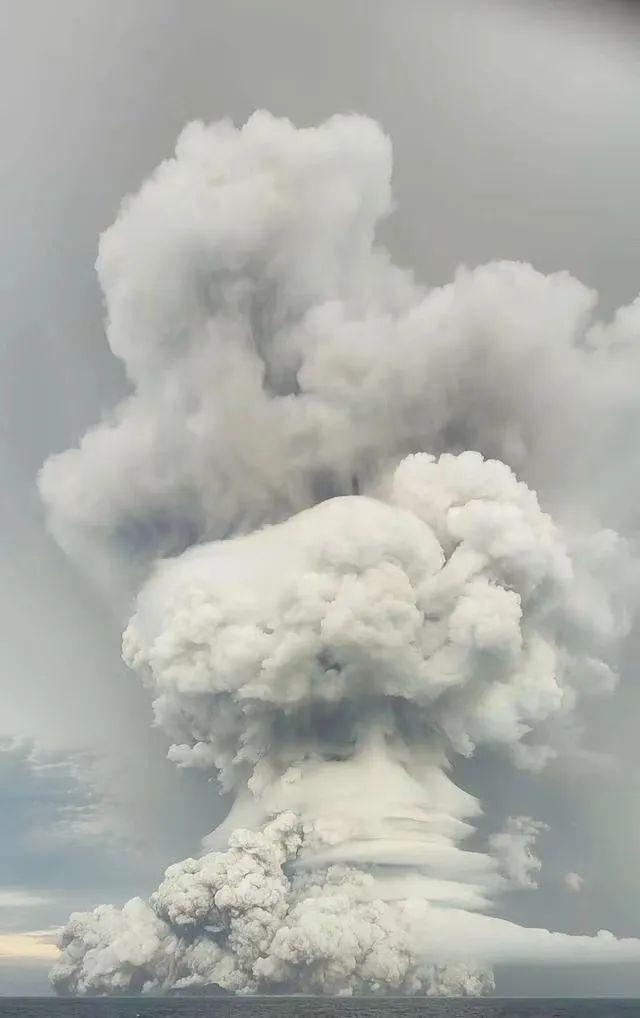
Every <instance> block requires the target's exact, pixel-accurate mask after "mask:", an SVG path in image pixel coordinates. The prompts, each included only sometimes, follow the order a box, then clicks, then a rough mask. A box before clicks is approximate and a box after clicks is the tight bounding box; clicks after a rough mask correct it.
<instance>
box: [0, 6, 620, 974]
mask: <svg viewBox="0 0 640 1018" xmlns="http://www.w3.org/2000/svg"><path fill="white" fill-rule="evenodd" d="M0 4H1V12H2V19H3V32H2V42H1V45H2V49H3V52H2V58H1V60H0V75H1V76H2V78H3V80H2V85H1V88H0V104H1V106H2V123H3V138H4V153H3V159H2V162H1V164H0V175H1V187H0V215H1V218H2V222H3V226H4V229H3V237H4V244H3V246H2V250H1V251H0V293H1V300H2V309H3V314H2V322H3V335H2V343H1V346H0V351H1V357H2V371H1V375H0V386H1V397H0V398H1V401H2V414H1V417H0V462H1V468H2V480H3V484H2V490H1V494H0V514H1V517H2V526H1V530H0V532H1V533H2V535H3V540H2V544H1V547H0V562H1V568H0V627H1V630H0V655H1V667H2V692H3V697H2V718H1V720H0V735H2V737H3V740H2V742H0V816H1V817H2V825H1V826H0V993H2V992H4V993H11V992H42V991H44V990H45V989H46V981H45V978H44V973H45V971H46V958H45V954H46V952H47V947H46V946H42V945H43V944H46V938H45V939H44V940H42V939H39V938H38V937H28V936H26V934H29V933H30V932H33V931H41V930H49V929H51V928H53V927H55V926H56V925H58V924H60V923H62V922H63V921H64V920H65V918H66V916H67V913H68V911H69V910H70V909H71V908H81V907H90V906H92V905H94V904H96V903H97V902H98V901H102V900H115V901H122V900H124V899H125V898H126V897H128V896H130V895H131V894H133V893H146V892H148V891H149V890H150V889H151V887H152V886H153V885H155V884H156V883H157V880H158V878H159V876H160V874H161V872H162V869H163V867H164V866H166V865H167V864H168V863H169V862H171V861H173V860H174V859H176V858H180V857H181V856H183V855H186V854H189V853H193V852H195V851H197V846H198V841H199V839H200V837H202V836H203V835H204V834H206V833H207V832H208V831H209V830H211V828H212V827H213V826H214V825H215V823H216V822H217V821H218V820H219V819H220V818H221V816H222V815H223V814H224V811H225V805H224V803H223V802H221V800H220V799H219V798H218V796H217V793H216V791H215V788H214V786H213V785H211V784H208V783H207V781H206V778H205V777H204V776H202V775H200V774H191V773H188V772H186V773H185V772H177V771H176V770H175V769H174V768H173V767H172V766H171V765H170V764H168V763H167V762H166V760H165V759H164V753H165V750H166V746H165V741H164V738H163V737H162V735H161V734H160V733H159V732H156V731H154V730H152V729H151V728H150V723H149V722H150V712H149V707H148V702H147V698H146V695H145V693H144V691H142V690H141V688H140V686H139V683H138V681H137V680H136V679H135V677H133V676H131V675H130V674H129V673H128V672H127V670H126V669H125V667H124V665H122V663H121V661H120V649H119V647H120V628H121V626H120V624H121V621H122V618H123V612H122V606H118V607H117V608H114V607H113V606H111V605H109V603H107V601H106V600H105V599H104V598H103V597H102V596H101V595H100V594H99V593H98V592H96V591H94V590H93V589H92V588H91V587H90V585H89V584H88V582H87V580H86V578H85V577H83V576H82V575H80V574H79V573H77V572H76V570H75V569H74V566H73V565H72V564H71V563H70V562H68V561H67V560H66V559H65V557H64V556H63V555H62V553H61V552H60V551H59V550H58V548H57V547H56V545H55V544H54V543H53V541H52V540H51V539H50V537H48V535H47V533H46V530H45V526H44V522H43V515H42V510H41V507H40V504H39V500H38V495H37V491H36V488H35V477H36V474H37V471H38V469H39V467H40V465H41V464H42V462H43V460H44V459H45V458H46V457H47V456H48V455H49V454H50V453H51V452H55V451H58V450H62V449H65V448H67V447H69V446H71V445H74V444H75V443H76V442H77V441H78V439H79V438H80V436H81V435H82V433H83V432H84V431H85V430H86V428H87V427H88V426H89V425H90V424H91V423H93V422H95V421H96V420H98V419H99V418H100V416H101V415H102V414H103V412H104V411H105V410H107V409H108V408H109V407H111V406H112V405H113V403H114V402H115V400H116V399H117V398H118V397H120V396H121V395H122V394H123V393H124V392H125V391H126V387H125V381H124V377H123V373H122V371H121V369H120V367H119V365H118V363H117V362H116V361H115V360H114V359H113V357H112V356H111V354H110V352H109V350H108V348H107V345H106V341H105V339H104V334H103V329H102V323H101V317H102V308H101V298H100V293H99V290H98V287H97V283H96V280H95V274H94V269H93V263H94V260H95V253H96V247H97V239H98V236H99V234H100V232H101V231H102V230H103V229H104V228H105V227H106V226H107V225H109V223H111V222H112V220H113V219H114V217H115V214H116V212H117V209H118V205H119V202H120V200H121V198H122V197H123V196H124V195H125V194H126V193H128V192H130V191H132V190H134V189H136V188H137V187H138V186H139V184H140V182H141V181H142V179H143V178H144V177H145V176H146V175H147V174H148V173H149V171H150V170H151V169H152V168H153V167H154V166H155V165H156V164H157V163H158V162H159V161H160V160H161V159H162V158H163V157H164V156H166V155H168V154H170V153H171V151H172V147H173V143H174V141H175V137H176V135H177V133H178V132H179V130H180V129H181V127H182V126H183V125H184V124H185V123H186V122H187V121H188V120H191V119H194V118H197V117H198V118H203V119H206V120H212V119H217V118H219V117H223V116H231V117H232V118H233V119H234V120H235V121H236V122H238V123H240V122H242V121H244V120H245V119H246V118H247V117H248V116H249V114H250V113H251V112H252V111H253V110H254V109H256V108H260V107H263V108H267V109H269V110H271V111H272V112H273V113H276V114H281V115H286V116H289V117H290V118H291V119H293V120H294V121H295V122H296V123H297V124H299V125H301V126H304V125H310V124H314V123H316V122H318V121H319V120H321V119H323V118H325V117H327V116H329V115H331V114H332V113H334V112H340V111H342V112H351V111H357V112H362V113H365V114H368V115H370V116H372V117H375V118H376V119H378V120H379V121H380V122H381V124H382V126H383V127H384V129H385V130H386V131H387V133H388V134H389V135H390V136H391V139H392V141H393V146H394V165H395V170H394V192H395V197H396V202H397V210H396V212H395V213H394V215H393V217H392V218H391V220H390V221H389V222H388V223H387V224H385V227H384V238H385V240H386V242H387V243H388V245H389V246H390V248H391V250H392V252H393V254H394V257H395V259H396V260H397V261H399V262H400V263H404V264H408V265H412V266H414V268H415V269H416V272H417V275H418V277H419V278H420V279H421V280H423V281H424V282H426V283H441V282H445V281H446V280H447V279H448V278H449V277H450V276H451V274H452V272H453V270H454V269H455V267H456V266H457V265H458V264H459V263H460V262H464V263H466V264H467V265H476V264H478V263H480V262H483V261H486V260H488V259H491V258H496V257H499V258H513V259H517V260H527V261H531V262H533V263H534V265H536V266H537V267H538V268H540V269H542V270H544V271H553V270H557V269H564V268H566V269H569V270H570V271H571V272H572V273H573V274H574V275H576V276H578V277H579V278H580V279H581V280H583V281H584V282H585V283H587V284H589V285H591V286H594V287H595V288H597V289H598V290H599V291H600V293H601V300H602V305H603V307H604V309H605V312H609V311H610V310H611V309H612V308H614V307H615V306H617V305H618V304H620V303H625V302H629V301H630V300H631V299H632V298H633V297H634V296H635V295H636V294H637V292H638V290H640V202H639V201H638V198H637V189H638V181H639V180H640V130H639V129H638V127H639V124H638V120H639V117H640V63H639V61H638V51H639V50H638V47H639V46H640V12H638V11H637V5H635V4H632V3H626V4H625V3H615V2H613V0H607V2H604V0H603V2H602V3H590V2H588V0H584V2H582V3H578V2H576V3H568V2H564V0H555V2H552V0H548V2H546V0H536V2H535V3H533V2H532V3H527V2H525V0H446V2H443V0H312V2H310V0H56V2H52V0H21V2H20V3H16V2H15V0H0ZM636 643H637V640H636ZM627 658H628V661H627V665H626V667H625V669H624V676H623V678H624V681H623V685H622V689H621V690H620V692H619V694H618V695H617V697H616V698H615V700H614V701H612V702H611V703H609V704H606V705H605V706H602V705H599V707H598V711H597V713H594V717H593V718H592V719H591V725H590V731H589V735H588V739H587V744H588V745H589V746H590V748H591V749H593V750H594V752H595V751H597V752H598V753H600V754H602V757H601V758H599V759H600V763H599V765H597V766H596V764H595V763H593V761H592V762H591V763H589V761H586V760H585V761H583V762H582V764H579V763H578V762H576V763H575V765H574V766H573V767H572V768H567V769H565V770H563V772H562V773H561V774H560V775H559V773H558V771H557V770H556V771H555V772H554V773H552V774H549V775H546V776H539V777H536V778H531V776H527V777H526V778H524V777H523V776H522V775H521V774H517V773H514V774H510V773H507V772H505V770H504V767H501V768H497V767H496V766H495V765H494V762H493V761H492V760H491V759H490V758H489V757H487V758H486V759H484V758H483V757H481V758H480V759H478V760H476V761H473V762H472V763H467V764H465V766H464V767H460V772H459V775H458V778H459V781H460V782H461V783H462V784H463V785H464V786H465V787H467V788H469V790H470V791H473V792H476V793H479V794H482V796H483V798H485V799H487V810H488V813H487V823H489V821H490V818H491V811H492V809H497V808H498V807H499V809H500V812H501V813H506V812H509V811H513V810H515V811H516V812H522V813H529V814H530V815H532V816H535V817H539V818H541V819H544V820H546V821H547V822H548V823H549V824H550V828H551V829H550V831H549V832H548V834H547V835H546V836H545V838H544V839H543V843H542V845H541V857H542V860H543V871H542V875H541V881H540V888H539V890H538V891H537V892H535V893H531V894H528V895H526V896H525V899H524V900H523V899H522V897H521V898H519V899H516V898H515V897H514V900H513V902H509V901H508V902H506V903H505V907H504V908H503V909H502V912H503V913H504V914H506V915H508V916H512V917H514V918H517V919H518V920H520V921H522V922H525V923H529V924H540V925H545V926H547V927H551V928H560V929H563V930H567V931H569V932H578V931H584V932H587V931H595V930H597V929H598V928H600V927H606V928H610V929H613V930H615V931H616V932H617V933H620V934H633V935H635V936H640V882H639V881H638V879H637V861H636V860H637V856H638V851H639V849H640V844H639V842H640V796H639V795H638V790H639V785H640V768H639V766H638V765H639V763H640V751H638V750H637V748H636V746H635V743H636V741H637V720H636V719H637V717H638V708H639V707H640V693H639V692H638V690H637V679H636V675H635V665H634V660H635V653H634V647H633V645H630V647H629V648H628V653H627ZM559 778H561V780H559ZM487 790H490V792H491V794H490V795H487ZM496 804H497V805H496ZM123 845H124V846H125V847H126V850H125V851H124V852H122V846H123ZM123 858H124V859H126V860H127V865H126V866H125V867H124V869H123V866H122V861H121V860H122V859H123ZM143 863H144V865H143ZM567 871H577V872H579V873H580V874H582V875H583V876H584V878H585V884H584V887H583V888H582V890H581V891H580V892H579V893H575V891H571V890H570V889H569V888H567V887H566V885H565V883H564V875H565V874H566V872H567ZM34 945H35V946H34ZM510 978H511V977H510ZM513 979H514V982H513V986H514V987H515V985H516V983H515V976H514V977H513ZM518 979H519V982H518V984H517V985H518V989H519V991H520V992H527V991H528V990H529V991H531V992H548V993H550V994H553V993H556V992H558V993H560V992H580V993H589V992H600V993H602V992H612V993H624V992H638V993H640V973H637V972H633V971H629V970H625V971H624V972H615V971H613V970H609V971H607V972H605V973H603V972H602V971H600V972H599V973H598V979H597V982H596V979H595V977H592V978H591V977H590V976H589V973H588V972H581V973H576V972H555V973H553V975H552V976H549V974H548V973H547V974H544V975H540V974H539V973H535V972H530V973H526V974H524V975H522V974H521V973H520V974H518ZM502 986H503V988H504V990H505V992H508V989H509V984H508V983H507V982H505V983H503V984H502Z"/></svg>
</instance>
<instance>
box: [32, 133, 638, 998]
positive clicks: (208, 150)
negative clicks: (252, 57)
mask: <svg viewBox="0 0 640 1018" xmlns="http://www.w3.org/2000/svg"><path fill="white" fill-rule="evenodd" d="M390 175H391V148H390V144H389V141H388V139H387V138H386V137H385V136H384V134H383V133H382V132H381V130H380V129H379V127H378V126H377V125H376V124H375V123H373V122H371V121H369V120H367V119H365V118H362V117H356V116H351V117H335V118H332V119H331V120H329V121H327V122H326V123H325V124H323V125H321V126H320V127H318V128H312V129H305V130H297V129H296V128H295V127H294V126H293V125H292V124H290V123H289V122H288V121H286V120H278V119H276V118H273V117H271V116H270V115H269V114H266V113H257V114H255V115H254V116H253V117H252V118H251V119H250V120H249V121H248V122H247V124H245V125H244V127H243V128H241V129H237V128H235V127H234V126H233V125H232V124H231V123H229V122H221V123H218V124H214V125H210V126H205V125H203V124H199V123H195V124H191V125H189V126H188V127H187V128H186V129H185V131H184V132H183V133H182V135H181V136H180V139H179V140H178V145H177V149H176V155H175V158H173V159H170V160H167V161H166V162H165V163H163V164H162V165H161V166H160V167H158V169H157V170H156V171H155V173H154V174H153V176H152V177H151V178H150V179H149V180H148V181H147V182H146V183H145V184H144V185H143V187H142V188H141V190H140V192H139V193H138V194H137V195H136V196H134V197H132V198H129V199H127V201H126V202H125V203H124V205H123V207H122V209H121V211H120V214H119V216H118V219H117V220H116V222H115V223H114V225H113V226H112V227H111V228H110V229H109V230H107V231H106V233H105V234H104V235H103V237H102V239H101V242H100V252H99V257H98V273H99V277H100V281H101V284H102V287H103V290H104V293H105V298H106V306H107V334H108V338H109V343H110V345H111V348H112V350H113V352H114V354H115V355H116V356H118V357H119V358H120V359H121V360H122V361H123V363H124V364H125V367H126V369H127V373H128V377H129V379H130V383H131V394H130V396H129V397H128V398H127V399H126V400H125V401H124V403H122V404H121V405H120V406H119V407H117V408H116V410H115V411H114V413H113V415H112V417H111V418H110V419H108V420H105V421H103V422H102V423H101V424H100V425H98V426H97V427H96V428H95V429H93V430H92V431H90V432H89V433H88V434H87V435H86V436H85V437H84V439H83V440H82V442H81V444H80V447H79V448H78V449H74V450H70V451H68V452H65V453H62V454H60V455H58V456H54V457H52V458H51V459H50V460H49V461H48V462H47V463H46V464H45V466H44V468H43V470H42V473H41V477H40V486H41V491H42V495H43V498H44V500H45V502H46V504H47V507H48V510H49V519H50V524H51V528H52V530H53V532H54V534H55V535H56V537H57V538H58V540H59V541H60V543H61V544H62V545H63V546H64V547H65V548H66V549H67V550H68V551H69V552H70V553H71V554H73V555H76V556H78V557H79V558H80V559H81V560H82V562H83V564H84V565H85V566H86V567H87V568H88V569H89V570H90V571H92V572H94V573H97V574H98V575H99V576H100V577H101V578H102V579H103V580H105V581H106V583H107V586H108V589H113V587H111V588H109V585H110V584H113V581H114V580H117V581H118V583H120V581H121V580H122V578H123V577H125V578H126V583H127V584H128V586H129V589H130V590H135V588H136V587H138V586H139V587H140V589H139V591H138V593H137V596H136V599H135V608H134V612H133V615H132V617H131V619H130V621H129V623H128V625H127V627H126V630H125V633H124V639H123V652H124V657H125V660H126V661H127V662H128V663H129V664H130V665H131V667H132V668H133V669H135V670H136V671H137V672H139V673H140V675H141V677H142V680H143V681H144V682H145V683H146V684H147V686H148V688H149V690H150V693H151V696H152V699H153V710H154V717H155V720H156V722H157V723H158V724H159V725H160V726H162V727H163V728H164V729H165V730H166V732H167V733H168V735H169V738H170V740H171V746H170V749H169V756H170V758H171V759H172V760H174V761H175V762H176V764H177V765H178V766H195V767H201V768H204V769H205V770H208V771H211V772H212V773H217V774H218V776H219V779H220V782H221V785H222V787H223V789H225V790H226V791H229V792H232V793H233V795H234V805H233V807H232V809H231V811H230V814H229V816H228V818H227V819H226V820H225V821H224V822H223V824H222V825H221V826H220V827H219V828H218V829H217V830H216V831H214V832H212V834H210V835H209V836H208V837H207V838H206V839H205V845H204V854H203V855H202V856H201V857H200V858H198V859H188V860H185V861H184V862H182V863H178V864H176V865H175V866H172V867H170V868H169V870H168V871H167V874H166V876H165V879H164V881H163V882H162V884H161V885H160V887H159V888H158V890H157V891H156V892H155V893H154V895H152V897H151V899H150V901H149V903H145V902H142V901H141V900H139V899H133V900H132V901H131V902H129V903H127V905H125V906H124V908H123V909H114V908H113V907H111V906H100V907H99V908H98V909H96V910H95V911H94V912H93V913H85V914H77V915H74V916H72V918H71V920H70V922H69V924H68V926H67V928H66V930H65V933H64V934H63V938H62V947H63V952H62V957H61V961H60V963H59V964H58V965H57V966H56V967H55V969H54V971H53V980H54V984H55V985H56V987H57V988H59V989H61V990H63V991H72V992H130V991H132V990H145V989H146V990H150V989H153V990H158V989H162V990H167V989H169V988H174V989H180V988H186V987H189V986H199V987H211V988H213V987H221V988H223V989H226V990H232V991H235V992H255V991H261V992H268V991H274V990H278V991H282V990H294V991H303V992H307V991H308V992H326V993H358V992H380V993H385V992H394V993H398V992H407V993H418V992H422V993H439V994H440V993H456V994H459V993H472V994H476V993H479V992H484V991H488V990H491V988H492V987H493V977H492V974H491V967H492V965H494V964H505V963H507V964H508V963H509V962H514V963H521V962H522V961H527V960H530V961H536V962H545V963H549V964H552V963H566V962H570V963H576V962H584V963H585V964H593V963H597V962H602V963H604V962H607V961H612V962H615V961H624V960H635V961H637V960H638V959H639V958H640V942H639V941H635V940H619V939H616V938H615V937H613V936H612V935H611V934H609V933H606V932H602V933H600V934H598V935H597V936H596V937H586V936H585V937H579V936H578V937H576V936H568V935H564V934H559V933H558V934H556V933H550V932H548V931H546V930H534V929H526V928H522V927H517V926H514V925H513V924H512V923H508V922H506V921H504V920H501V919H499V918H497V917H496V916H495V915H493V914H491V913H493V912H494V911H495V905H496V899H497V898H498V897H499V895H500V893H501V892H503V891H505V890H507V889H509V888H513V887H521V888H532V887H535V883H536V875H537V871H538V870H539V868H540V864H539V862H538V860H537V858H536V856H535V852H534V842H535V839H536V837H537V836H538V835H539V834H540V833H542V832H543V830H544V824H542V823H540V822H539V821H535V820H533V819H531V818H528V817H515V818H513V817H512V818H509V819H508V821H507V824H506V827H505V829H504V830H503V831H502V832H501V833H497V834H494V835H493V836H492V837H491V838H489V840H488V842H487V845H486V850H485V851H484V852H482V851H478V850H475V849H474V850H472V849H471V848H470V847H469V839H470V838H471V836H472V835H473V833H474V826H473V818H474V817H475V816H477V815H478V814H479V812H480V804H479V803H478V802H477V800H476V799H474V798H473V797H472V796H470V795H469V794H468V793H466V792H464V791H463V790H461V789H459V788H457V787H456V786H455V785H454V784H453V782H452V781H451V779H450V777H449V775H448V761H449V760H450V759H451V758H452V757H453V756H455V755H456V754H463V755H466V756H470V755H472V754H473V753H474V751H475V749H476V747H478V746H480V745H489V746H493V747H495V748H497V749H498V750H499V751H501V752H503V753H504V755H505V756H506V757H508V758H509V759H510V760H511V761H512V762H513V763H514V764H515V765H516V766H518V767H522V768H525V769H533V770H535V769H539V768H541V767H543V766H544V765H545V763H546V762H547V761H548V760H549V759H551V758H552V757H553V756H554V754H556V753H557V752H559V751H560V750H561V737H560V738H558V736H557V733H558V732H559V733H560V735H561V733H562V730H563V724H565V723H566V724H567V725H569V723H570V722H569V719H570V717H571V715H572V714H573V713H574V711H575V710H576V706H577V705H578V703H579V701H580V699H581V697H583V696H589V695H600V694H603V693H611V692H612V691H613V690H614V688H615V685H616V674H615V656H616V647H617V645H618V644H619V642H620V640H621V639H622V638H623V637H624V636H625V634H626V632H627V631H628V628H629V626H630V625H631V622H632V619H633V614H634V611H635V603H636V591H637V566H636V562H635V559H634V556H633V545H632V540H631V539H632V535H633V527H634V524H635V519H634V514H635V505H634V503H633V500H632V499H629V496H628V493H627V494H624V492H623V491H622V490H621V489H622V487H623V484H624V483H626V480H627V477H628V472H629V471H630V470H631V468H632V465H633V463H634V456H635V453H634V450H633V448H632V443H631V442H630V440H629V435H630V433H631V432H632V431H633V428H634V427H635V426H636V425H637V424H638V423H639V422H638V417H639V416H640V410H639V407H638V401H637V399H636V395H635V384H634V372H636V374H635V377H636V378H637V367H638V365H637V360H638V349H637V343H636V342H635V336H636V335H637V326H638V324H640V321H639V320H640V307H638V306H637V305H631V306H630V307H628V308H624V309H622V310H621V311H619V312H618V313H617V315H616V316H615V318H614V320H613V322H612V323H611V324H609V325H607V324H602V323H597V322H595V321H594V319H593V311H594V308H595V304H596V295H595V294H594V293H593V292H592V291H590V290H588V289H587V288H586V287H584V286H582V284H581V283H579V282H578V281H577V280H575V279H573V278H572V277H571V276H570V275H568V274H567V273H558V274H555V275H551V276H544V275H542V274H540V273H538V272H536V271H535V270H534V269H533V268H532V267H531V266H528V265H524V264H518V263H508V262H498V263H493V264H490V265H486V266H482V267H480V268H477V269H475V270H472V271H470V270H467V269H461V270H460V271H459V272H458V274H457V275H456V278H455V280H454V281H453V283H451V284H449V285H447V286H443V287H440V288H437V289H432V290H427V289H425V288H423V287H422V286H420V285H419V284H417V283H416V281H415V280H414V279H413V277H412V276H411V274H410V273H409V272H407V271H406V270H403V269H400V268H398V267H396V266H394V265H393V263H392V262H391V259H390V257H389V255H388V253H387V252H386V251H385V250H384V249H383V248H382V247H380V246H379V245H377V244H376V241H375V229H376V225H377V223H378V222H379V220H380V219H381V218H382V217H383V216H385V215H387V214H388V213H389V211H390V209H391V189H390ZM549 513H551V515H549ZM554 725H555V726H556V737H555V738H551V729H552V728H553V726H554ZM203 826H205V827H206V821H205V822H204V824H203Z"/></svg>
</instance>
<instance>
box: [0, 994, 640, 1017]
mask: <svg viewBox="0 0 640 1018" xmlns="http://www.w3.org/2000/svg"><path fill="white" fill-rule="evenodd" d="M298 1016H304V1018H421V1016H425V1018H640V1000H625V999H613V1000H606V999H593V1000H588V999H582V998H581V999H576V1000H566V999H562V1000H551V999H549V1000H546V999H541V998H537V999H533V998H532V999H510V1000H507V999H502V1000H500V999H486V998H485V999H482V1000H480V999H467V1000H461V999H458V1000H451V999H449V1000H443V999H440V1000H435V999H424V998H417V999H416V998H406V997H403V998H396V999H392V998H386V999H385V998H375V999H374V998H362V997H360V998H357V999H348V998H344V997H343V998H340V999H335V998H333V999H331V998H326V997H322V998H320V997H248V998H247V997H244V998H240V999H239V998H237V997H235V998H230V997H208V998H204V997H200V998H182V999H175V998H174V999H168V998H166V997H164V998H160V997H147V998H138V997H135V998H134V997H126V998H123V997H121V998H119V999H117V998H115V999H114V998H113V997H112V998H104V997H101V998H93V999H88V1000H87V999H86V998H85V999H84V1000H78V999H73V1000H71V999H70V1000H61V999H52V998H48V997H4V998H0V1018H298Z"/></svg>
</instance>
